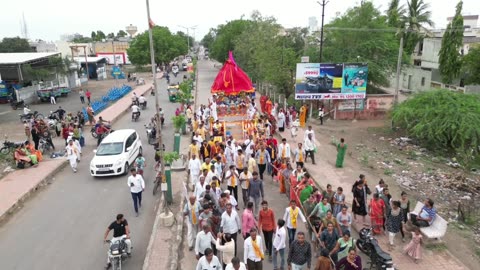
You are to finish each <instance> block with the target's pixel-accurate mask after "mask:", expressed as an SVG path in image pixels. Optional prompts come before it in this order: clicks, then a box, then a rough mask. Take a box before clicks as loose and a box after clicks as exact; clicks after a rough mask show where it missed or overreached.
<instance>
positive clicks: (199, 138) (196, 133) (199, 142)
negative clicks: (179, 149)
mask: <svg viewBox="0 0 480 270" xmlns="http://www.w3.org/2000/svg"><path fill="white" fill-rule="evenodd" d="M193 140H194V141H196V142H197V147H198V149H199V150H200V147H202V143H203V138H202V136H200V133H199V132H198V131H195V136H193Z"/></svg>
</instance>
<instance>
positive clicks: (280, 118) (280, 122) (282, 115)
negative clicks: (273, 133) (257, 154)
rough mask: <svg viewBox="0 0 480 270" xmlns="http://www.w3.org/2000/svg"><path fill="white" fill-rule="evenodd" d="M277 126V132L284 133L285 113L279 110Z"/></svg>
mask: <svg viewBox="0 0 480 270" xmlns="http://www.w3.org/2000/svg"><path fill="white" fill-rule="evenodd" d="M277 126H278V131H280V132H284V131H285V126H286V124H285V113H284V112H283V109H280V112H279V113H278V116H277Z"/></svg>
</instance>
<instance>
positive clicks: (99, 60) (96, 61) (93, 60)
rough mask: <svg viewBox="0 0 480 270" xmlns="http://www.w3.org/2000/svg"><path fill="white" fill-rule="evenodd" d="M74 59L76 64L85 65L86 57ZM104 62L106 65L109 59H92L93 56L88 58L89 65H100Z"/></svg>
mask: <svg viewBox="0 0 480 270" xmlns="http://www.w3.org/2000/svg"><path fill="white" fill-rule="evenodd" d="M73 59H74V60H75V62H79V63H85V57H84V56H80V57H74V58H73ZM102 61H104V62H105V63H106V62H107V59H106V58H105V57H91V56H88V57H87V62H88V63H98V62H102Z"/></svg>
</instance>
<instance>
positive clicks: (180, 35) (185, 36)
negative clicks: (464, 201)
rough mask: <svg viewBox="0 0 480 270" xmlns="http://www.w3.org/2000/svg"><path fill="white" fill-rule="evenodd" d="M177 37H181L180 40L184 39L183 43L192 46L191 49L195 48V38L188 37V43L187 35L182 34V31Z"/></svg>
mask: <svg viewBox="0 0 480 270" xmlns="http://www.w3.org/2000/svg"><path fill="white" fill-rule="evenodd" d="M176 35H177V36H178V37H180V38H182V39H183V42H185V45H187V44H190V47H192V46H193V44H194V40H193V37H192V36H189V37H188V43H187V34H185V33H184V32H182V31H177V33H176Z"/></svg>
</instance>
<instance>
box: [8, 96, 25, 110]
mask: <svg viewBox="0 0 480 270" xmlns="http://www.w3.org/2000/svg"><path fill="white" fill-rule="evenodd" d="M24 104H25V102H24V101H23V100H20V101H17V100H15V99H13V98H12V99H10V106H12V109H13V110H16V109H18V107H23V105H24Z"/></svg>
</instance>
